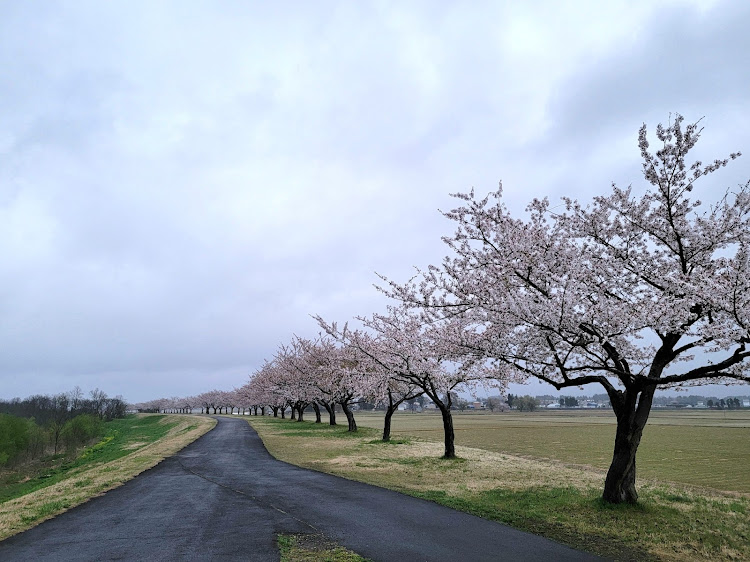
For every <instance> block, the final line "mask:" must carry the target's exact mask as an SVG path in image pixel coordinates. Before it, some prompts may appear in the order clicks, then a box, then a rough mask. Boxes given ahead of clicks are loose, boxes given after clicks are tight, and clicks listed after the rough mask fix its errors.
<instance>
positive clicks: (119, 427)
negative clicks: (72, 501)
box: [0, 416, 175, 503]
mask: <svg viewBox="0 0 750 562" xmlns="http://www.w3.org/2000/svg"><path fill="white" fill-rule="evenodd" d="M163 418H164V416H144V417H137V416H128V417H126V418H123V419H118V420H112V421H110V422H107V423H106V424H105V433H104V436H103V437H102V438H101V440H99V441H98V442H97V443H95V444H93V445H91V446H89V447H86V448H85V449H83V450H82V451H80V452H79V454H78V455H77V456H75V457H73V458H71V457H68V456H66V455H63V454H59V455H53V456H48V457H46V458H44V459H42V460H41V461H40V462H37V463H33V464H29V465H26V466H21V467H18V469H17V470H14V471H7V472H5V473H3V474H1V475H0V503H2V502H5V501H8V500H11V499H13V498H18V497H21V496H23V495H26V494H28V493H30V492H33V491H35V490H39V489H41V488H44V487H47V486H50V485H52V484H55V483H56V482H60V481H61V480H63V479H65V478H67V476H68V475H69V474H70V473H71V472H77V471H79V470H80V469H85V468H86V467H89V466H92V465H94V464H104V463H107V462H109V461H112V460H115V459H118V458H121V457H124V456H125V455H128V454H130V453H132V452H133V451H136V450H138V449H139V448H141V447H143V446H145V445H147V444H148V443H151V442H153V441H156V440H157V439H159V438H161V437H163V436H164V435H166V433H167V432H168V431H169V430H170V429H171V428H172V427H174V425H175V423H166V424H165V423H159V422H160V421H161V420H162V419H163ZM78 485H79V486H82V485H83V484H78Z"/></svg>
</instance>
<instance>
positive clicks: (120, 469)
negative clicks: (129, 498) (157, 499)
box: [0, 415, 216, 540]
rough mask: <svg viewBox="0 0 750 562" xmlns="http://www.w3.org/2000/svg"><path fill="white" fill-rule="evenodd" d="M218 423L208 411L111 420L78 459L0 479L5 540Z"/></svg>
mask: <svg viewBox="0 0 750 562" xmlns="http://www.w3.org/2000/svg"><path fill="white" fill-rule="evenodd" d="M214 425H216V420H213V419H211V418H207V417H198V416H182V415H139V416H129V417H128V418H125V419H122V420H114V421H112V422H109V423H108V424H107V432H106V434H105V436H104V437H103V438H102V439H101V440H100V441H99V442H98V443H96V444H95V445H93V446H91V447H87V448H86V449H84V450H83V451H82V453H81V454H80V455H79V456H78V457H77V458H75V459H73V460H67V461H66V460H64V459H62V458H59V457H58V458H51V459H48V461H47V462H46V463H43V464H41V465H38V466H35V467H33V469H34V470H33V471H32V472H29V471H27V472H24V473H8V474H5V475H4V479H5V480H4V481H0V540H2V539H5V538H7V537H9V536H11V535H14V534H16V533H19V532H21V531H25V530H26V529H29V528H31V527H33V526H35V525H37V524H39V523H41V522H42V521H44V520H46V519H49V518H51V517H53V516H55V515H57V514H59V513H62V512H63V511H65V510H67V509H69V508H71V507H73V506H76V505H79V504H81V503H83V502H85V501H87V500H88V499H90V498H92V497H94V496H96V495H99V494H102V493H104V492H106V491H107V490H110V489H112V488H115V487H117V486H120V485H121V484H123V483H124V482H126V481H127V480H130V479H131V478H133V477H134V476H136V475H138V474H140V473H141V472H143V471H144V470H147V469H149V468H151V467H153V466H155V465H156V464H158V463H159V462H160V461H162V460H163V459H164V458H166V457H168V456H170V455H173V454H174V453H176V452H177V451H179V450H180V449H182V448H183V447H185V446H186V445H188V444H189V443H192V442H193V441H195V440H196V439H197V438H198V437H200V436H201V435H203V434H205V433H206V432H208V431H209V430H210V429H211V428H213V427H214Z"/></svg>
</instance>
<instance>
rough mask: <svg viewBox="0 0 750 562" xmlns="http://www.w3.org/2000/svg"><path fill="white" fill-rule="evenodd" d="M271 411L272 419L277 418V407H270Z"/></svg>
mask: <svg viewBox="0 0 750 562" xmlns="http://www.w3.org/2000/svg"><path fill="white" fill-rule="evenodd" d="M271 410H273V417H275V418H278V417H279V407H278V406H271Z"/></svg>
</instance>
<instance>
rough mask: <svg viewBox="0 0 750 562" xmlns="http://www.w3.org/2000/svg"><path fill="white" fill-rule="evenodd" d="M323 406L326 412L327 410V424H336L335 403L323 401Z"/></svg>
mask: <svg viewBox="0 0 750 562" xmlns="http://www.w3.org/2000/svg"><path fill="white" fill-rule="evenodd" d="M323 407H324V408H325V409H326V412H328V425H336V406H335V404H329V403H328V402H323Z"/></svg>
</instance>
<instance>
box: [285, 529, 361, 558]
mask: <svg viewBox="0 0 750 562" xmlns="http://www.w3.org/2000/svg"><path fill="white" fill-rule="evenodd" d="M277 540H278V545H279V553H280V554H281V562H368V561H367V558H362V557H361V556H360V555H359V554H357V553H355V552H352V551H351V550H347V549H345V548H344V547H342V546H339V545H337V544H336V543H334V542H332V541H329V540H328V539H326V538H325V537H322V536H320V535H279V536H278V539H277Z"/></svg>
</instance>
